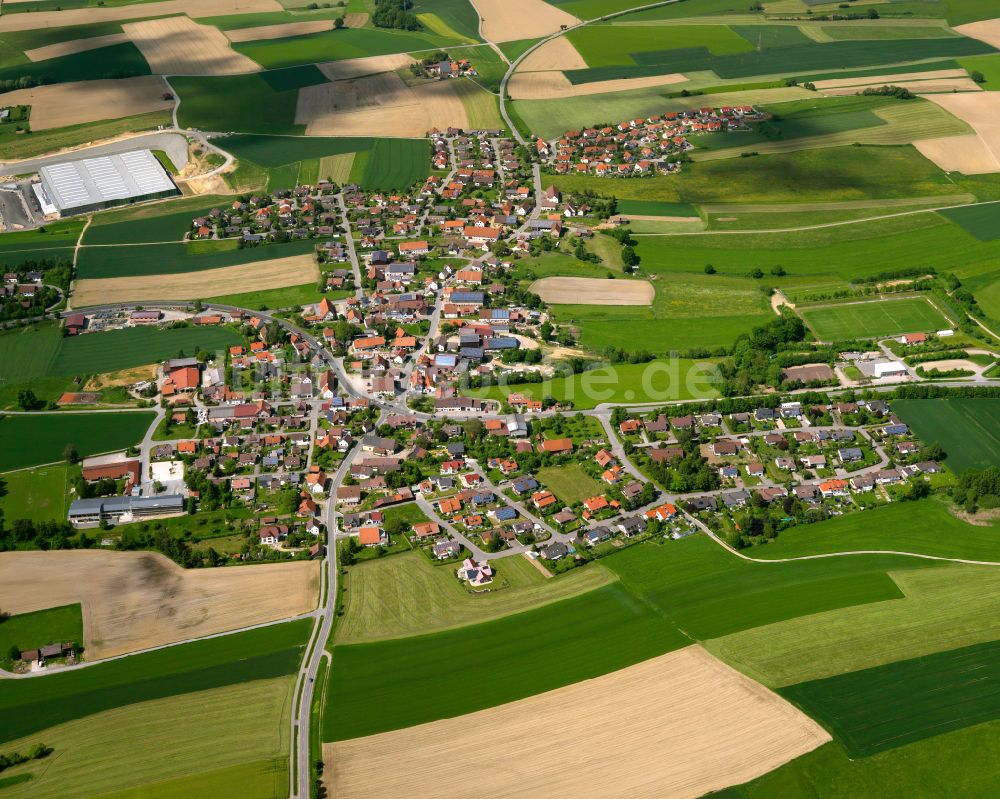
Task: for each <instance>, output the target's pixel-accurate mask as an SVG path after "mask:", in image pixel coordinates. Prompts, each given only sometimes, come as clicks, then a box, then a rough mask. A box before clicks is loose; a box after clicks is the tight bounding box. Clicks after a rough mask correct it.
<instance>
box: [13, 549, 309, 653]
mask: <svg viewBox="0 0 1000 799" xmlns="http://www.w3.org/2000/svg"><path fill="white" fill-rule="evenodd" d="M0 575H2V576H3V579H2V580H0V603H2V604H0V607H3V608H5V609H7V610H9V611H12V612H15V613H23V612H27V611H30V610H38V609H40V608H45V607H48V606H50V605H53V604H69V603H79V604H82V606H83V614H84V624H83V632H84V636H85V646H86V648H87V653H86V656H87V659H88V660H98V659H101V658H106V657H113V656H115V655H120V654H124V653H126V652H133V651H136V650H141V649H148V648H150V647H154V646H161V645H163V644H170V643H175V642H177V641H183V640H184V639H187V638H198V637H202V636H206V635H211V634H213V633H219V632H225V631H227V630H232V629H237V628H240V627H245V626H250V625H253V624H260V623H263V622H269V621H279V620H281V619H287V618H290V617H292V616H296V615H298V614H300V613H306V612H308V611H310V610H312V609H313V608H314V607H315V606H316V602H317V598H318V595H319V562H318V561H294V562H292V563H268V564H260V565H257V566H254V567H244V568H240V567H232V568H215V569H183V568H181V567H180V566H178V565H177V564H175V563H174V562H173V561H171V560H169V559H168V558H166V557H165V556H163V555H160V554H156V553H151V552H107V551H103V550H87V551H84V550H64V551H58V552H6V553H3V554H2V555H0ZM61 575H63V576H65V575H72V576H73V579H59V576H61ZM277 593H280V594H281V596H282V601H281V602H280V603H269V602H268V603H264V602H261V603H254V604H252V605H251V606H247V603H246V598H247V597H248V596H267V595H273V594H277Z"/></svg>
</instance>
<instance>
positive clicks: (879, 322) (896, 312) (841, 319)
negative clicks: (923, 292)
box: [799, 297, 951, 341]
mask: <svg viewBox="0 0 1000 799" xmlns="http://www.w3.org/2000/svg"><path fill="white" fill-rule="evenodd" d="M799 315H800V316H801V317H802V318H803V320H805V322H806V324H807V325H809V327H810V328H811V329H812V331H813V332H814V333H815V334H816V337H817V338H818V339H820V340H821V341H845V340H851V339H858V338H877V337H879V336H893V335H898V334H900V333H916V332H920V331H927V332H933V331H935V330H943V329H944V328H946V327H951V323H950V322H948V320H946V319H945V318H944V317H943V316H942V315H941V312H940V311H938V310H937V309H936V308H935V307H934V306H933V305H931V304H930V303H929V302H928V301H927V300H925V299H924V298H923V297H908V298H906V299H901V300H895V299H887V300H875V301H872V302H858V303H853V302H852V303H845V304H843V305H830V306H824V307H816V308H801V309H799Z"/></svg>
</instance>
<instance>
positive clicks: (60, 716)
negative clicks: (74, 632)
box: [0, 576, 311, 751]
mask: <svg viewBox="0 0 1000 799" xmlns="http://www.w3.org/2000/svg"><path fill="white" fill-rule="evenodd" d="M70 577H71V576H67V578H68V579H69V578H70ZM310 627H311V624H310V622H309V621H308V620H301V621H294V622H288V623H286V624H275V625H271V626H269V627H262V628H260V629H257V630H250V631H248V632H242V633H234V634H232V635H225V636H220V637H218V638H210V639H206V640H203V641H196V642H194V643H191V644H180V645H178V646H171V647H167V648H165V649H162V650H159V651H156V652H147V653H142V654H137V655H132V656H130V657H127V658H122V659H120V660H112V661H108V662H106V663H98V664H95V665H92V666H89V667H87V668H86V669H79V670H76V671H67V672H63V673H61V674H50V675H48V676H46V678H45V679H44V680H4V681H3V682H0V712H2V713H3V716H4V719H5V721H4V724H3V726H2V727H0V742H3V743H4V744H7V743H8V742H9V741H13V740H16V739H17V738H20V737H22V736H28V735H32V734H33V733H38V732H39V731H41V730H45V729H48V728H50V727H53V726H55V725H58V724H65V723H66V722H70V721H74V720H76V719H84V718H86V717H90V716H92V715H93V714H95V713H101V712H103V711H108V710H112V709H114V708H120V707H123V706H126V705H131V704H134V703H140V702H148V701H151V700H156V699H164V698H167V697H172V696H178V695H182V694H192V693H194V692H197V691H206V690H210V689H213V688H220V687H223V686H227V685H235V684H238V683H243V682H247V681H251V680H267V679H271V678H274V677H284V676H287V675H291V674H294V673H295V671H296V670H297V669H298V666H299V661H300V659H301V656H302V649H303V647H304V646H305V641H306V638H307V636H308V634H309V630H310ZM188 724H189V725H190V718H189V719H188ZM254 732H256V733H258V734H260V733H261V730H255V731H254ZM96 740H100V739H99V738H98V739H96ZM133 743H134V742H133ZM6 749H7V747H6V746H5V751H6Z"/></svg>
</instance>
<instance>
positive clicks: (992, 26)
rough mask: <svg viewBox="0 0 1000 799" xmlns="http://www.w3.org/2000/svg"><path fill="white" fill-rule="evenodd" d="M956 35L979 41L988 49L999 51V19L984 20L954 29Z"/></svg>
mask: <svg viewBox="0 0 1000 799" xmlns="http://www.w3.org/2000/svg"><path fill="white" fill-rule="evenodd" d="M955 30H956V31H957V32H958V33H961V34H962V35H963V36H968V37H969V38H970V39H979V41H981V42H986V44H988V45H990V47H995V48H997V49H1000V19H984V20H982V21H981V22H970V23H968V24H966V25H958V26H956V27H955Z"/></svg>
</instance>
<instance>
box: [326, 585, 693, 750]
mask: <svg viewBox="0 0 1000 799" xmlns="http://www.w3.org/2000/svg"><path fill="white" fill-rule="evenodd" d="M498 568H502V566H501V567H498ZM555 579H559V578H555ZM688 643H690V639H688V638H687V637H686V636H685V635H683V634H681V633H680V632H678V631H677V629H676V628H675V627H674V626H673V625H672V624H671V623H670V622H669V621H668V620H667V619H665V618H664V617H663V616H662V615H660V614H658V613H656V612H654V611H653V610H652V609H651V608H650V607H649V606H647V605H645V604H643V603H642V602H639V601H637V600H636V599H635V598H634V597H632V596H631V595H630V594H629V593H628V592H627V591H625V590H624V589H623V588H621V587H620V586H618V585H609V586H605V587H604V588H599V589H597V590H596V591H590V592H588V593H586V594H583V595H582V596H578V597H574V598H572V599H564V600H562V601H560V602H554V603H552V604H550V605H546V606H544V607H541V608H538V609H535V610H529V611H525V612H523V613H518V614H516V615H513V616H507V617H506V618H503V619H498V620H496V621H490V622H486V623H483V624H477V625H475V626H473V627H463V628H461V629H458V630H452V631H446V632H440V633H434V634H432V635H422V636H416V637H411V638H402V639H397V640H392V641H379V642H376V643H366V644H350V645H338V646H336V647H334V650H333V662H334V667H333V673H332V674H331V675H330V681H329V686H328V694H327V702H326V707H325V709H324V717H323V731H322V737H323V740H324V741H338V740H344V739H347V738H355V737H358V736H362V735H371V734H374V733H377V732H385V731H388V730H394V729H401V728H403V727H409V726H412V725H414V724H421V723H423V722H427V721H434V720H436V719H442V718H450V717H453V716H458V715H461V714H464V713H471V712H472V711H475V710H482V709H484V708H488V707H494V706H496V705H499V704H503V703H505V702H511V701H514V700H515V699H522V698H524V697H525V696H531V695H534V694H538V693H542V692H544V691H549V690H552V689H554V688H559V687H561V686H563V685H570V684H572V683H575V682H579V681H580V680H585V679H589V678H592V677H597V676H600V675H602V674H607V673H608V672H611V671H616V670H618V669H621V668H625V667H626V666H630V665H632V664H634V663H638V662H640V661H643V660H647V659H649V658H651V657H655V656H657V655H661V654H663V653H665V652H669V651H671V650H674V649H679V648H680V647H682V646H685V645H687V644H688ZM442 664H448V666H447V668H448V673H450V674H461V675H462V680H463V682H464V683H465V684H467V685H470V686H473V685H474V686H475V690H469V691H452V690H449V691H442V690H440V685H441V680H442V678H443V673H442V671H441V668H442ZM362 674H363V675H365V690H363V691H360V690H358V678H359V675H362ZM505 674H506V675H515V674H520V675H530V679H528V678H526V679H505V678H501V677H498V675H505Z"/></svg>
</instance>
